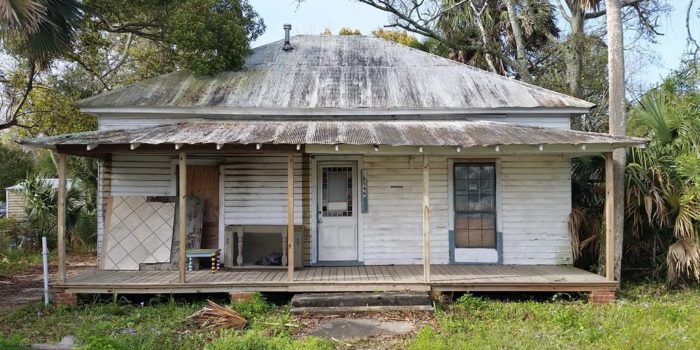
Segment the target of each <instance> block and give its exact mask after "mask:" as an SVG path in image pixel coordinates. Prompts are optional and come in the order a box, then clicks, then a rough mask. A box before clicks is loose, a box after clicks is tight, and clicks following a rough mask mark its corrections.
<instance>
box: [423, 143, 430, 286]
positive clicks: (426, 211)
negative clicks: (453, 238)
mask: <svg viewBox="0 0 700 350" xmlns="http://www.w3.org/2000/svg"><path fill="white" fill-rule="evenodd" d="M423 279H424V280H425V283H429V282H430V164H429V161H428V156H427V155H425V154H424V155H423Z"/></svg>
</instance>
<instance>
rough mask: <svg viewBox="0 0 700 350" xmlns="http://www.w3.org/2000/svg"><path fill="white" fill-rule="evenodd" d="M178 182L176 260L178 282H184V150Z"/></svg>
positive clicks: (185, 165) (185, 202) (185, 190)
mask: <svg viewBox="0 0 700 350" xmlns="http://www.w3.org/2000/svg"><path fill="white" fill-rule="evenodd" d="M179 168H180V176H179V178H178V181H179V183H180V189H179V194H180V196H179V202H178V207H179V210H178V217H177V224H178V239H179V240H180V256H179V261H178V270H179V271H180V283H185V265H186V261H185V259H186V257H185V251H186V249H187V155H186V154H185V152H180V161H179Z"/></svg>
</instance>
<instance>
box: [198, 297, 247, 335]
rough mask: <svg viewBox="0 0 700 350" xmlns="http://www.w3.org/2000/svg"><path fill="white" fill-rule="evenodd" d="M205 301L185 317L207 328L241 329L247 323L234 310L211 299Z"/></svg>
mask: <svg viewBox="0 0 700 350" xmlns="http://www.w3.org/2000/svg"><path fill="white" fill-rule="evenodd" d="M207 303H208V305H207V306H205V307H203V308H202V309H201V310H199V311H197V312H195V313H193V314H192V315H191V316H190V317H188V318H187V319H189V320H191V321H194V322H195V323H197V324H198V325H199V326H200V327H202V328H207V329H224V328H233V329H243V328H245V326H246V325H247V324H248V321H247V320H246V319H245V318H244V317H243V316H241V314H239V313H238V312H237V311H236V310H233V309H231V308H230V307H227V306H221V305H219V304H217V303H215V302H213V301H211V300H207Z"/></svg>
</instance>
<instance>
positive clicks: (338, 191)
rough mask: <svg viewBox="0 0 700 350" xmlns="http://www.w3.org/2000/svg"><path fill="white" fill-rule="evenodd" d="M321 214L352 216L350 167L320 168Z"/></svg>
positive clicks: (327, 215)
mask: <svg viewBox="0 0 700 350" xmlns="http://www.w3.org/2000/svg"><path fill="white" fill-rule="evenodd" d="M321 173H322V179H321V181H322V185H321V187H322V189H321V190H322V198H323V216H325V217H337V216H346V217H347V216H353V211H352V210H353V209H352V202H353V199H352V167H333V168H325V167H324V168H322V171H321Z"/></svg>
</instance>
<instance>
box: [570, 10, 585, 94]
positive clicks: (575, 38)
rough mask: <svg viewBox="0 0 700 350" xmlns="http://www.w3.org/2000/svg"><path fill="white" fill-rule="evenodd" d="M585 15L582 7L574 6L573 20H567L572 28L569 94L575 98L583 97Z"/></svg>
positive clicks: (572, 11)
mask: <svg viewBox="0 0 700 350" xmlns="http://www.w3.org/2000/svg"><path fill="white" fill-rule="evenodd" d="M583 15H584V11H583V9H582V8H581V7H580V6H572V8H571V18H569V19H567V20H568V22H569V25H570V27H571V34H570V35H569V42H568V44H567V56H568V59H567V61H568V62H567V65H566V82H567V84H568V85H569V94H570V95H571V96H575V97H582V96H581V74H582V71H583V50H584V48H583V43H584V33H583Z"/></svg>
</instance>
